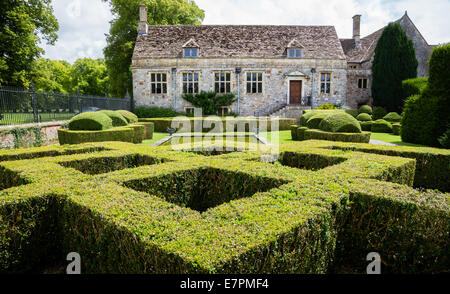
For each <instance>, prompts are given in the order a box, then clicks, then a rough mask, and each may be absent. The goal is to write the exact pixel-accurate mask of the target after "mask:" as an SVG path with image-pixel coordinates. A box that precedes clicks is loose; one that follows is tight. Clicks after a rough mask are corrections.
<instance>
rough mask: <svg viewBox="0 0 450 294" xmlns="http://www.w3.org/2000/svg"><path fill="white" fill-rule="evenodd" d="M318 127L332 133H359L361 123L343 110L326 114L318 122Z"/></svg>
mask: <svg viewBox="0 0 450 294" xmlns="http://www.w3.org/2000/svg"><path fill="white" fill-rule="evenodd" d="M319 129H321V130H322V131H325V132H333V133H361V125H360V124H359V122H358V121H357V120H356V119H355V118H354V117H353V116H351V115H350V114H347V113H345V112H340V113H334V114H330V115H328V116H326V117H325V118H324V119H323V120H322V121H321V122H320V124H319Z"/></svg>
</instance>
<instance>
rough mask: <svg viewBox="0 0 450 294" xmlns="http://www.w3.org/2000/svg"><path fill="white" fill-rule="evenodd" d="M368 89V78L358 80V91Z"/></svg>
mask: <svg viewBox="0 0 450 294" xmlns="http://www.w3.org/2000/svg"><path fill="white" fill-rule="evenodd" d="M364 82H365V83H364ZM364 84H365V85H364ZM368 88H369V79H368V78H358V89H368Z"/></svg>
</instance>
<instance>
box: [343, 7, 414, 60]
mask: <svg viewBox="0 0 450 294" xmlns="http://www.w3.org/2000/svg"><path fill="white" fill-rule="evenodd" d="M405 16H406V14H405V15H404V16H403V17H405ZM403 17H402V18H400V19H398V20H396V21H394V22H396V23H400V22H401V20H402V19H403ZM383 30H384V27H383V28H381V29H379V30H378V31H376V32H374V33H372V34H370V35H368V36H366V37H364V38H361V45H360V46H355V41H354V40H353V39H340V41H341V45H342V49H344V52H345V55H346V56H347V61H348V62H356V63H361V62H365V61H368V60H370V58H371V57H372V55H373V53H374V52H375V48H376V47H377V43H378V39H379V38H380V37H381V34H382V33H383Z"/></svg>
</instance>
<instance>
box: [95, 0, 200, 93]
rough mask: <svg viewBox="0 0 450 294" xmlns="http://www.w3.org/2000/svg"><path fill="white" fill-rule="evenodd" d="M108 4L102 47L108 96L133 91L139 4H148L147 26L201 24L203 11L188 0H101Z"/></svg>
mask: <svg viewBox="0 0 450 294" xmlns="http://www.w3.org/2000/svg"><path fill="white" fill-rule="evenodd" d="M103 1H105V2H108V3H109V4H110V5H111V10H112V13H113V15H114V19H113V20H112V21H111V28H110V31H109V35H107V38H106V40H107V43H108V44H107V46H106V48H105V50H104V54H105V60H106V65H107V67H108V76H109V82H110V84H109V90H110V93H111V95H113V96H117V97H123V96H125V93H126V91H127V89H128V90H129V92H130V93H132V75H131V57H132V55H133V49H134V44H135V42H136V37H137V28H138V22H139V5H140V4H141V3H144V4H145V5H147V10H148V22H149V24H150V25H176V24H189V25H196V24H201V21H202V20H203V18H204V12H203V10H201V9H200V8H198V6H197V5H196V4H195V2H194V1H189V0H103Z"/></svg>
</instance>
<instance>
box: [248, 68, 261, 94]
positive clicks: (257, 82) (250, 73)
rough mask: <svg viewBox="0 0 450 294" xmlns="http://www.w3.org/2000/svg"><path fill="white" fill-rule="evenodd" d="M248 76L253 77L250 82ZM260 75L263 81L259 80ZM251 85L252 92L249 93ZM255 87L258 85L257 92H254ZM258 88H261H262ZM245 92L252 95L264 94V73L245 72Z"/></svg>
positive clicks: (255, 71) (256, 71)
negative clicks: (254, 77) (254, 76)
mask: <svg viewBox="0 0 450 294" xmlns="http://www.w3.org/2000/svg"><path fill="white" fill-rule="evenodd" d="M248 75H251V76H250V81H249V79H248ZM253 75H256V80H254V79H253ZM259 75H261V80H259ZM249 84H250V92H249V91H248V90H249ZM254 85H256V92H253V86H254ZM258 86H261V88H259V87H258ZM245 92H246V93H247V94H250V95H258V94H264V71H258V70H253V71H246V72H245Z"/></svg>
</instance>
